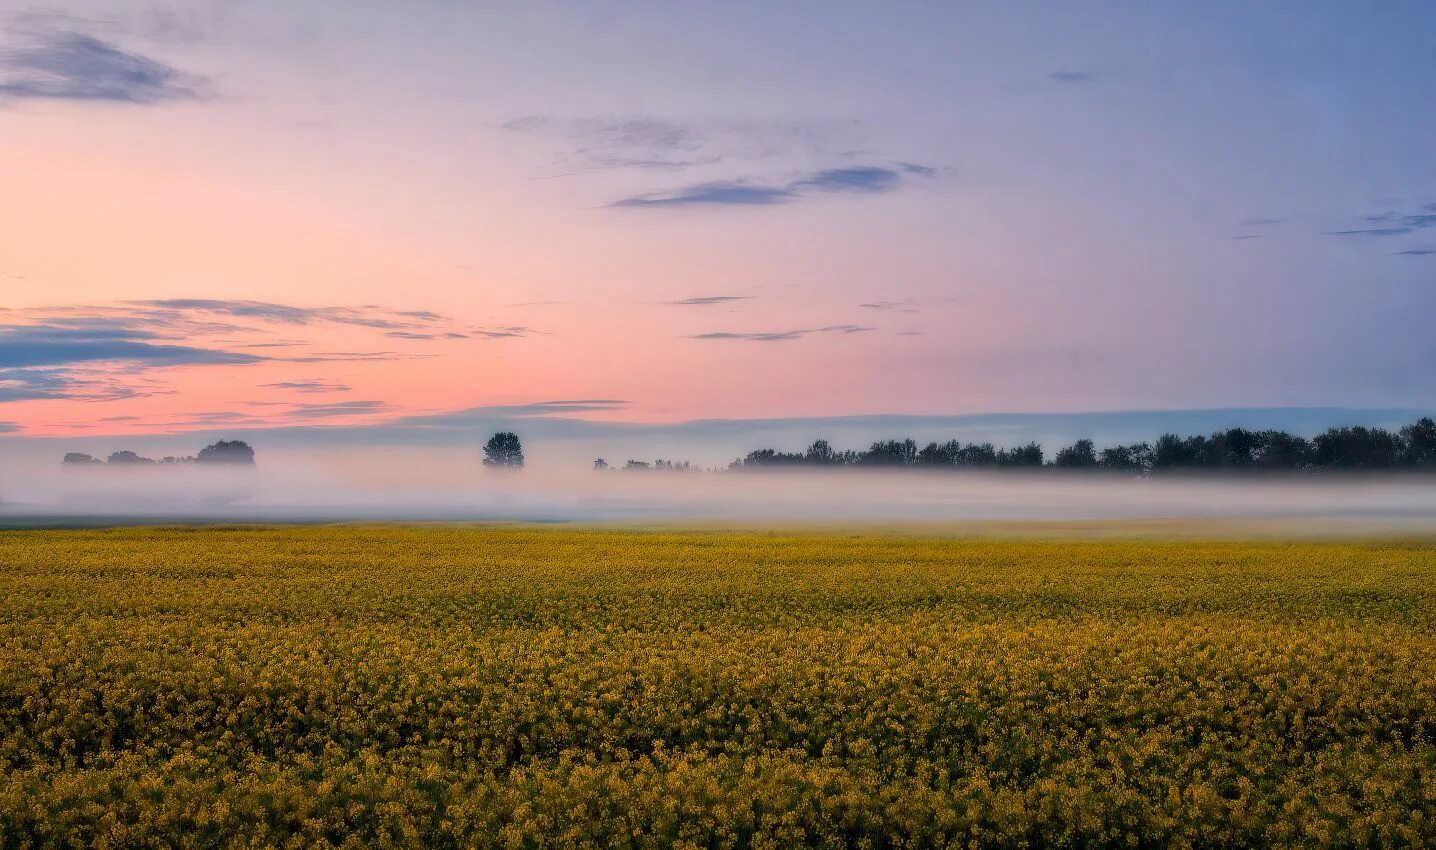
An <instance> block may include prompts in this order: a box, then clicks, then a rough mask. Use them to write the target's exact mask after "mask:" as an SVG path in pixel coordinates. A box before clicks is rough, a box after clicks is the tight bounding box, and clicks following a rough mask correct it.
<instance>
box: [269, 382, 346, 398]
mask: <svg viewBox="0 0 1436 850" xmlns="http://www.w3.org/2000/svg"><path fill="white" fill-rule="evenodd" d="M260 386H261V387H264V388H266V389H272V390H293V391H294V392H297V393H305V394H315V395H317V394H320V393H347V392H349V390H350V389H351V387H350V386H349V385H348V384H342V383H340V382H338V381H326V380H324V379H323V378H313V379H307V380H302V381H277V382H275V383H272V384H260Z"/></svg>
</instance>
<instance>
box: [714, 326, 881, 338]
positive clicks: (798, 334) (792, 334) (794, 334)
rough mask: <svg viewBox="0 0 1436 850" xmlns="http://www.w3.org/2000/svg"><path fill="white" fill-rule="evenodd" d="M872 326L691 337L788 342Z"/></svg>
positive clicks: (860, 330)
mask: <svg viewBox="0 0 1436 850" xmlns="http://www.w3.org/2000/svg"><path fill="white" fill-rule="evenodd" d="M870 330H872V328H868V327H861V326H859V325H828V326H826V327H821V328H804V329H801V330H793V331H765V332H760V333H735V332H732V331H715V332H713V333H705V334H695V335H693V336H690V337H688V338H689V339H719V340H737V341H742V342H787V341H789V340H794V339H801V338H802V337H805V336H809V335H811V334H826V333H837V334H856V333H863V332H865V331H870Z"/></svg>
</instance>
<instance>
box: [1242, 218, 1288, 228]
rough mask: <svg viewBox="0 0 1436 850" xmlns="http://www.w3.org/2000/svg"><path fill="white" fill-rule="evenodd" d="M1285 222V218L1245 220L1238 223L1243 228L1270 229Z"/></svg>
mask: <svg viewBox="0 0 1436 850" xmlns="http://www.w3.org/2000/svg"><path fill="white" fill-rule="evenodd" d="M1284 221H1286V219H1284V218H1244V219H1242V220H1241V221H1239V222H1237V223H1238V224H1240V225H1241V226H1242V227H1270V226H1272V225H1274V224H1281V223H1282V222H1284Z"/></svg>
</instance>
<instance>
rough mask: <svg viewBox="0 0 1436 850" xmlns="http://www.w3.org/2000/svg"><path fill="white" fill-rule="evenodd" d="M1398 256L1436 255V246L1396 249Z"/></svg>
mask: <svg viewBox="0 0 1436 850" xmlns="http://www.w3.org/2000/svg"><path fill="white" fill-rule="evenodd" d="M1395 254H1396V256H1398V257H1430V256H1436V248H1407V249H1406V250H1405V251H1396V252H1395Z"/></svg>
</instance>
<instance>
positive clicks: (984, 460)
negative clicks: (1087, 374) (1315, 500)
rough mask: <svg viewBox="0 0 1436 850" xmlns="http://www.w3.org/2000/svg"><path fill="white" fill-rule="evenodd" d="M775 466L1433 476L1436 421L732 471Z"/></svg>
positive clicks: (785, 455) (866, 454)
mask: <svg viewBox="0 0 1436 850" xmlns="http://www.w3.org/2000/svg"><path fill="white" fill-rule="evenodd" d="M771 467H883V468H891V467H922V468H929V469H946V468H964V469H1043V468H1045V469H1071V470H1091V471H1099V470H1106V471H1111V472H1125V473H1132V474H1150V473H1159V472H1172V471H1182V470H1192V471H1224V472H1234V471H1260V470H1268V471H1290V472H1312V471H1318V470H1326V469H1340V470H1393V471H1394V470H1403V469H1410V470H1424V471H1428V472H1431V471H1436V420H1432V419H1431V418H1430V417H1426V418H1422V419H1419V420H1417V421H1416V422H1413V423H1412V424H1410V425H1407V426H1405V427H1403V428H1401V429H1399V430H1396V431H1388V430H1386V429H1384V428H1369V427H1366V426H1363V425H1353V426H1345V427H1338V428H1329V429H1327V430H1326V431H1323V432H1322V433H1320V434H1318V435H1316V436H1315V437H1312V438H1311V439H1307V438H1305V437H1301V436H1298V435H1296V434H1291V433H1288V432H1286V431H1278V430H1265V431H1252V430H1249V429H1246V428H1228V429H1226V430H1224V431H1217V432H1215V433H1212V434H1210V435H1196V436H1181V435H1178V434H1163V435H1162V436H1161V437H1159V438H1158V439H1157V441H1156V442H1155V443H1148V442H1140V443H1128V444H1124V445H1115V446H1108V447H1106V448H1103V449H1100V450H1099V449H1098V448H1097V447H1096V444H1095V443H1094V442H1093V441H1092V440H1089V439H1082V440H1078V441H1076V442H1075V443H1073V444H1072V445H1070V446H1066V447H1064V448H1061V449H1059V450H1058V451H1057V453H1056V454H1055V455H1053V456H1052V459H1051V460H1048V459H1047V458H1046V455H1045V453H1044V452H1043V449H1042V446H1041V445H1039V444H1038V443H1035V442H1032V443H1028V444H1027V445H1024V446H1018V447H1015V448H1001V449H1000V448H997V447H995V446H994V445H993V444H992V443H966V444H964V443H962V442H960V441H958V440H948V441H947V442H944V443H938V442H930V443H928V444H927V445H926V446H923V447H922V448H919V447H918V444H917V442H916V441H914V440H911V439H906V440H879V441H877V442H875V443H873V444H872V445H871V446H869V447H868V448H867V450H865V451H853V450H846V451H837V450H835V449H833V447H832V446H831V445H830V444H829V443H828V441H827V440H817V441H815V442H814V443H813V444H812V445H811V446H809V447H808V448H807V449H806V450H804V451H801V452H780V451H776V450H774V449H758V450H756V451H751V452H749V453H748V454H747V455H746V456H744V457H742V458H739V459H737V460H735V461H733V463H731V464H730V465H729V467H728V468H729V469H735V470H738V469H765V468H771Z"/></svg>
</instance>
